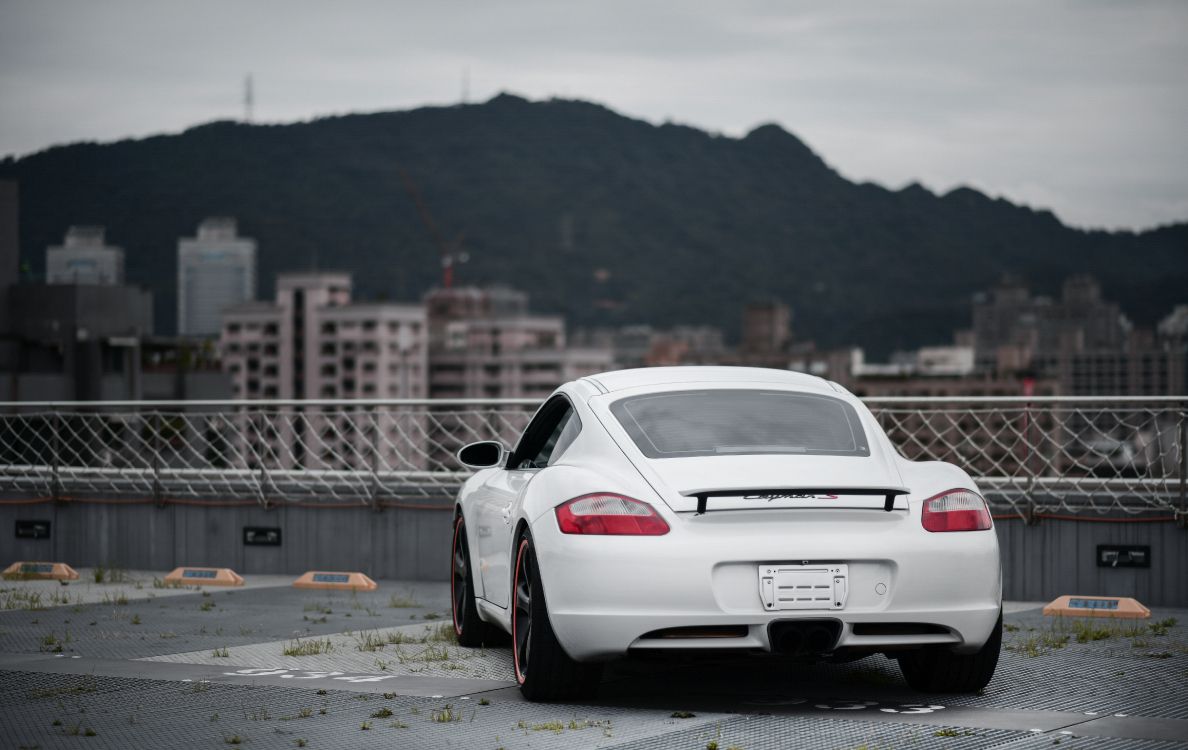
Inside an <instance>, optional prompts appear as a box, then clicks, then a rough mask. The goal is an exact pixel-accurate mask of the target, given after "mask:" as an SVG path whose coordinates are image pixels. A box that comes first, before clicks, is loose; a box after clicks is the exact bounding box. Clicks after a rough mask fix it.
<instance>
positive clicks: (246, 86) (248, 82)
mask: <svg viewBox="0 0 1188 750" xmlns="http://www.w3.org/2000/svg"><path fill="white" fill-rule="evenodd" d="M255 106H256V95H255V93H254V92H253V91H252V74H251V73H248V74H247V78H245V79H244V81H243V121H244V122H251V121H252V114H253V112H252V110H253V109H255Z"/></svg>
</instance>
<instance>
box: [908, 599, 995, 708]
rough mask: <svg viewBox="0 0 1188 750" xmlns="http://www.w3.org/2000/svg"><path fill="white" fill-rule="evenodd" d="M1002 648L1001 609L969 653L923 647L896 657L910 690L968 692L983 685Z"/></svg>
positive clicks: (989, 677) (986, 682)
mask: <svg viewBox="0 0 1188 750" xmlns="http://www.w3.org/2000/svg"><path fill="white" fill-rule="evenodd" d="M1001 650H1002V612H1001V611H1000V612H999V613H998V622H997V623H995V625H994V631H993V632H991V633H990V639H989V640H988V641H986V643H985V645H983V646H982V648H981V649H980V650H978V651H977V652H975V653H972V654H955V653H953V652H952V651H949V650H948V649H940V648H927V649H921V650H919V651H909V652H908V653H906V654H903V655H902V656H900V657H899V671H901V672H903V677H904V679H905V680H907V684H908V685H909V686H911V688H912V689H913V690H919V691H920V692H922V693H972V692H976V691H978V690H981V689H982V688H984V687H986V685H988V684H989V683H990V680H991V678H993V677H994V670H995V668H996V667H997V666H998V654H999V652H1000V651H1001Z"/></svg>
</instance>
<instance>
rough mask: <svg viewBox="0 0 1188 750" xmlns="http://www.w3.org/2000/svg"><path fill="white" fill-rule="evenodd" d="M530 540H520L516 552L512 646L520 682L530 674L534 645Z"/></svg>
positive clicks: (517, 676) (517, 677)
mask: <svg viewBox="0 0 1188 750" xmlns="http://www.w3.org/2000/svg"><path fill="white" fill-rule="evenodd" d="M529 550H530V548H529V545H528V540H527V539H523V540H521V541H520V549H519V551H518V552H517V553H516V575H515V594H514V595H515V602H514V609H513V610H512V648H513V650H514V652H515V653H514V654H513V656H514V659H515V666H516V679H517V680H518V681H519V682H520V684H523V683H524V680H525V679H526V678H527V676H528V663H529V657H530V656H531V653H530V650H531V647H532V639H531V636H532V556H531V555H530V554H529Z"/></svg>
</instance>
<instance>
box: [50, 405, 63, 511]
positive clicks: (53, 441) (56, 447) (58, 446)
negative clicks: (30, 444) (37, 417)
mask: <svg viewBox="0 0 1188 750" xmlns="http://www.w3.org/2000/svg"><path fill="white" fill-rule="evenodd" d="M61 421H62V413H61V412H60V411H58V408H57V407H56V406H55V407H54V416H53V419H51V420H50V497H51V498H53V499H54V500H59V499H60V498H61V496H62V480H61V477H60V476H59V475H58V471H59V464H60V463H61V461H62V456H61V453H62V425H61Z"/></svg>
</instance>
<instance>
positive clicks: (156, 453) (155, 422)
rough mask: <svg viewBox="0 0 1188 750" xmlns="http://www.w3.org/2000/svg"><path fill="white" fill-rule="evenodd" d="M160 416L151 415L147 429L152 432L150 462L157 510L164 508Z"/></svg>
mask: <svg viewBox="0 0 1188 750" xmlns="http://www.w3.org/2000/svg"><path fill="white" fill-rule="evenodd" d="M161 426H162V422H161V416H160V414H157V413H153V415H152V416H151V417H150V419H149V429H150V430H151V431H152V432H151V433H150V435H151V436H152V440H153V443H152V456H153V458H152V460H153V499H154V500H156V501H157V507H158V508H164V507H165V499H164V492H163V490H162V488H161Z"/></svg>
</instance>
